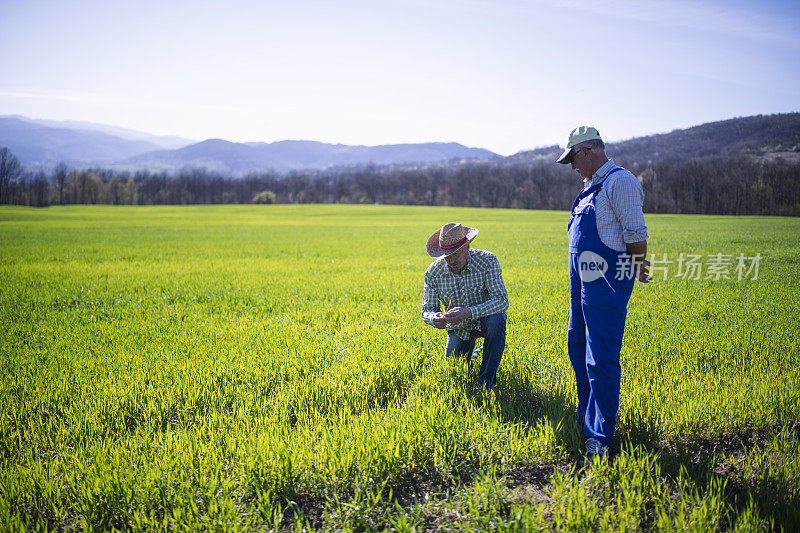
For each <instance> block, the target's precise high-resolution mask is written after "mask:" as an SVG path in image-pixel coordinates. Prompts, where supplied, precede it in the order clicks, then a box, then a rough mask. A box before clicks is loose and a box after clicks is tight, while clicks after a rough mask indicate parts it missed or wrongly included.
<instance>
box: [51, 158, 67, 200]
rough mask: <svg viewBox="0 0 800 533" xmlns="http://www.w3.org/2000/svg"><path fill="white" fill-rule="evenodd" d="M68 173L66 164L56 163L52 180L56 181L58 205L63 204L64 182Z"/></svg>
mask: <svg viewBox="0 0 800 533" xmlns="http://www.w3.org/2000/svg"><path fill="white" fill-rule="evenodd" d="M68 175H69V169H67V165H65V164H64V163H59V164H58V165H56V168H54V169H53V181H55V182H56V187H58V204H59V205H64V184H65V183H66V181H67V176H68Z"/></svg>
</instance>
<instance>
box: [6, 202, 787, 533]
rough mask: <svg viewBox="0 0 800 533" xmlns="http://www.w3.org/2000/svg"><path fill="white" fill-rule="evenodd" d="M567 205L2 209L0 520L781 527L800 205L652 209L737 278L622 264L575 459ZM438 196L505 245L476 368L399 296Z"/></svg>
mask: <svg viewBox="0 0 800 533" xmlns="http://www.w3.org/2000/svg"><path fill="white" fill-rule="evenodd" d="M567 218H568V215H567V213H565V212H543V211H513V210H487V209H460V208H458V209H457V208H416V207H379V206H345V205H333V206H331V205H326V206H300V205H292V206H260V207H255V206H220V207H211V206H203V207H118V208H114V207H62V208H49V209H43V210H35V209H26V208H9V207H3V208H2V209H0V261H1V263H0V276H2V285H0V322H2V332H1V333H0V365H1V366H0V405H2V413H0V457H1V458H2V459H1V460H2V471H1V472H0V529H2V530H12V531H13V530H24V529H26V528H27V529H29V530H36V529H43V530H44V529H49V530H54V529H67V530H72V529H83V528H88V529H134V530H165V531H166V530H173V529H175V530H262V529H281V530H293V529H302V528H306V529H315V530H316V529H331V530H341V529H344V530H357V531H358V530H362V531H363V530H382V529H390V530H391V529H394V530H398V531H410V530H414V529H416V530H497V531H506V530H515V531H516V530H528V529H530V530H541V529H545V530H569V531H572V530H590V529H591V530H608V529H614V530H665V531H672V530H676V529H682V530H701V531H707V530H717V529H718V530H741V531H750V530H762V529H780V528H784V529H785V530H787V531H791V530H797V529H798V528H800V414H799V413H800V335H798V333H797V332H798V330H799V329H800V318H799V317H798V309H800V292H799V291H798V289H797V284H798V281H800V238H799V237H798V236H800V219H787V218H758V217H706V216H666V215H663V216H655V215H649V216H647V222H648V227H649V232H650V240H649V251H650V253H651V254H656V256H655V257H656V258H657V259H663V258H664V254H666V258H667V259H668V260H677V258H678V257H679V255H680V254H681V253H683V254H685V255H687V256H688V255H689V254H697V255H701V256H702V258H703V262H704V263H703V264H704V266H707V262H708V261H709V259H708V256H714V255H716V254H727V255H730V256H731V257H733V261H734V265H731V266H730V275H731V277H732V278H733V279H727V280H726V279H713V276H712V278H711V279H705V278H706V271H705V270H704V271H703V273H702V276H701V279H697V280H696V279H682V278H678V277H676V276H675V272H676V269H677V266H676V264H675V263H673V264H671V265H667V266H668V267H669V268H671V270H669V271H668V272H667V275H666V279H664V277H665V276H664V274H663V273H662V272H656V279H655V280H654V282H652V283H650V284H648V285H643V284H637V287H636V289H635V291H634V295H633V297H632V299H631V302H630V305H629V314H628V322H627V329H626V334H625V340H624V345H623V350H622V366H623V383H622V397H621V405H620V415H619V422H618V430H617V433H616V442H615V444H614V446H612V453H611V454H610V455H611V457H610V459H609V458H607V459H604V460H603V461H601V462H599V463H597V464H595V465H594V467H593V468H592V469H591V471H590V472H587V471H584V470H581V468H580V467H579V466H578V463H579V459H580V458H581V447H582V438H581V433H580V431H579V429H578V426H577V424H576V423H575V421H574V418H575V414H574V412H575V403H576V397H575V392H574V390H573V389H574V381H573V376H572V370H571V367H570V365H569V361H568V359H567V354H566V328H567V317H568V311H569V308H568V301H569V295H568V285H567V274H566V223H567ZM448 221H459V222H463V223H464V224H467V225H471V226H475V227H478V228H479V229H480V230H481V234H480V235H479V236H478V238H477V239H476V240H475V242H474V243H473V246H474V247H476V248H482V249H487V250H491V251H493V252H495V253H496V254H497V255H498V257H499V258H500V262H501V266H502V267H503V273H504V278H505V282H506V286H507V288H508V292H509V297H510V308H509V314H508V343H507V349H506V352H505V355H504V357H503V361H502V363H501V366H500V371H499V374H498V385H497V388H496V391H495V392H494V393H484V392H483V391H482V390H480V389H476V388H475V387H473V380H474V377H475V372H476V370H477V368H476V366H477V365H474V366H473V367H472V368H470V367H468V366H467V365H466V364H465V363H463V362H460V361H452V360H448V361H445V360H444V357H443V350H444V334H443V333H442V332H441V331H438V330H434V329H433V328H430V327H429V326H426V325H425V324H423V322H422V321H421V319H420V316H419V311H420V304H421V297H422V275H423V272H424V270H425V268H426V267H427V265H428V264H429V262H430V258H429V257H428V256H427V254H426V253H425V248H424V244H425V240H426V239H427V237H428V235H429V234H430V233H431V232H432V231H434V230H435V229H437V228H438V227H440V226H441V225H442V224H443V223H445V222H448ZM740 254H744V255H745V256H747V257H752V256H755V255H756V254H761V259H760V263H759V273H758V278H757V279H752V277H753V276H752V274H751V275H750V276H745V277H744V278H743V279H741V280H739V279H737V276H736V275H735V273H734V266H735V259H736V257H738V256H739V255H740Z"/></svg>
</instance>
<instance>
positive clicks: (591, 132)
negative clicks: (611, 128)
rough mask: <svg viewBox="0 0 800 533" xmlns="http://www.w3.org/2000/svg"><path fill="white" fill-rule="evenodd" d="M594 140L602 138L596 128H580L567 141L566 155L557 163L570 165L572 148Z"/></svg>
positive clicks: (562, 155)
mask: <svg viewBox="0 0 800 533" xmlns="http://www.w3.org/2000/svg"><path fill="white" fill-rule="evenodd" d="M594 139H599V140H602V139H601V138H600V132H599V131H597V129H596V128H593V127H591V126H578V127H577V128H575V129H574V130H572V132H570V134H569V140H568V141H567V148H566V149H565V150H564V153H563V154H561V157H559V158H558V159H556V163H561V164H562V165H566V164H568V163H569V153H570V152H571V151H572V147H573V146H575V145H578V144H580V143H582V142H584V141H591V140H594Z"/></svg>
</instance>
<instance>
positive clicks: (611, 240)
mask: <svg viewBox="0 0 800 533" xmlns="http://www.w3.org/2000/svg"><path fill="white" fill-rule="evenodd" d="M616 166H617V165H616V164H615V163H614V160H613V159H609V160H608V161H606V162H605V164H603V166H602V167H600V168H598V169H597V172H595V173H594V175H592V179H590V180H587V181H586V182H585V185H586V187H591V186H592V184H593V183H598V182H602V184H603V186H602V188H601V189H600V192H599V193H597V197H596V198H595V201H594V207H595V219H596V221H597V233H598V234H599V235H600V240H601V241H603V244H605V245H606V246H608V247H609V248H612V249H614V250H617V251H618V252H622V251H625V243H633V242H640V241H646V240H647V226H646V225H645V223H644V213H643V212H642V202H643V201H644V190H642V185H641V184H640V183H639V180H638V179H636V176H634V175H633V174H631V173H630V172H629V171H628V170H625V169H623V170H621V171H619V172H614V173H613V174H612V175H611V176H609V177H608V179H607V180H606V176H608V173H609V172H611V171H612V170H613V169H614V168H616ZM586 187H584V189H585V188H586ZM587 201H588V199H587Z"/></svg>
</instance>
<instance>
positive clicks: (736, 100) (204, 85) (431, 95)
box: [0, 0, 800, 155]
mask: <svg viewBox="0 0 800 533" xmlns="http://www.w3.org/2000/svg"><path fill="white" fill-rule="evenodd" d="M798 57H800V2H798V1H797V0H793V1H769V0H767V1H759V2H755V1H752V2H746V1H740V0H730V1H716V0H714V1H705V2H695V1H684V0H673V1H669V2H641V1H639V2H632V1H622V0H620V1H616V0H606V1H603V2H580V1H573V0H561V1H556V0H491V1H490V0H441V1H438V0H419V1H417V0H396V1H392V0H389V1H381V0H369V1H363V2H362V1H356V0H338V1H336V2H330V1H318V2H317V1H305V0H294V1H286V0H283V1H279V2H278V1H272V0H260V1H249V0H242V1H237V0H228V1H225V2H222V1H219V2H206V1H202V0H192V1H183V0H174V1H173V0H167V1H164V0H159V1H153V2H151V1H135V0H133V1H130V2H116V1H110V2H109V1H108V0H103V1H98V2H94V1H71V0H60V1H38V0H0V115H9V114H19V115H23V116H26V117H29V118H41V119H53V120H77V121H89V122H98V123H102V124H109V125H115V126H122V127H126V128H132V129H137V130H142V131H145V132H148V133H152V134H157V135H177V136H181V137H186V138H189V139H194V140H198V141H199V140H203V139H207V138H222V139H227V140H229V141H235V142H246V141H262V142H273V141H279V140H284V139H304V140H316V141H323V142H330V143H343V144H363V145H378V144H394V143H414V142H459V143H461V144H464V145H466V146H472V147H481V148H487V149H489V150H492V151H494V152H496V153H499V154H503V155H509V154H513V153H516V152H518V151H521V150H529V149H532V148H536V147H541V146H548V145H552V144H560V145H563V144H565V143H566V141H567V136H568V134H569V132H570V130H572V129H573V128H574V127H576V126H578V125H594V126H595V127H597V128H598V129H599V131H600V133H601V134H602V135H603V137H604V139H605V140H607V141H618V140H624V139H629V138H632V137H636V136H640V135H650V134H654V133H663V132H668V131H672V130H674V129H678V128H686V127H690V126H693V125H698V124H702V123H705V122H711V121H716V120H724V119H728V118H733V117H737V116H749V115H756V114H772V113H783V112H792V111H799V110H800V60H798Z"/></svg>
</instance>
